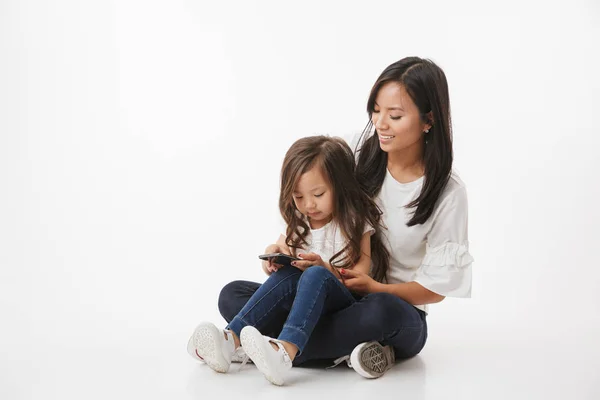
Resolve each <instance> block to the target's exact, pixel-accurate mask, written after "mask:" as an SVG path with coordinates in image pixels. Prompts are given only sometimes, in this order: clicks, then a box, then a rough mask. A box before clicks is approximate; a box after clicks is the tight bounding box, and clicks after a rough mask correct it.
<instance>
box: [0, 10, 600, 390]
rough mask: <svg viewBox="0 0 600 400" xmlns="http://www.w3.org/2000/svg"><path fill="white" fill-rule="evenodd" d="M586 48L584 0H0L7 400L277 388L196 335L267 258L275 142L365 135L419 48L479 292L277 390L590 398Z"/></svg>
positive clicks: (595, 269)
mask: <svg viewBox="0 0 600 400" xmlns="http://www.w3.org/2000/svg"><path fill="white" fill-rule="evenodd" d="M599 48H600V5H599V3H598V2H597V1H596V0H587V1H586V0H578V1H574V0H572V1H566V0H565V1H562V2H561V1H543V2H542V1H510V0H509V1H502V2H494V3H489V4H488V3H487V2H485V5H484V2H476V1H472V2H466V1H453V2H443V1H430V2H421V1H412V2H401V1H369V2H356V3H352V2H348V1H330V2H325V1H322V2H318V1H308V2H307V1H304V2H295V3H293V4H292V3H291V2H284V1H269V2H261V1H233V2H231V1H229V2H216V1H213V2H204V1H191V0H188V1H182V0H174V1H131V0H127V1H103V2H100V1H98V2H81V1H75V0H71V1H66V0H62V1H53V2H45V1H27V0H18V1H17V0H3V1H1V2H0V339H1V340H0V398H2V399H7V400H8V399H11V400H12V399H42V398H44V399H59V398H60V399H65V398H108V397H110V398H141V397H145V398H171V399H173V398H177V399H180V398H182V399H183V398H206V396H207V394H208V393H213V394H214V395H215V396H218V398H226V397H227V398H235V397H239V396H241V395H248V394H249V393H250V392H251V391H258V393H261V395H263V396H269V394H272V396H273V397H274V398H275V397H277V398H280V397H281V392H277V390H275V388H272V387H270V386H269V384H268V383H267V382H266V381H265V380H264V379H262V377H261V376H260V374H259V373H258V372H257V371H256V369H255V368H254V367H252V366H248V367H245V368H244V370H242V371H240V372H239V373H237V372H236V373H232V374H229V375H217V374H215V373H214V372H212V371H210V370H208V368H205V367H204V366H201V365H197V364H196V363H195V362H194V361H192V360H191V359H190V358H189V357H188V356H187V355H186V354H185V345H186V343H187V339H188V336H189V334H191V332H192V330H193V329H194V327H195V325H196V324H197V323H198V322H200V321H202V320H211V321H214V322H216V323H217V324H219V325H222V324H223V323H224V321H223V320H222V319H221V318H220V316H219V314H218V311H217V307H216V306H217V298H218V293H219V290H220V288H221V287H222V286H223V285H224V284H226V283H227V282H229V281H231V280H234V279H247V280H255V281H262V280H264V276H263V274H262V272H261V270H260V264H259V262H258V260H257V255H258V254H259V253H261V252H262V250H264V247H265V246H266V245H267V244H269V243H271V242H273V241H274V240H275V239H276V238H277V235H278V227H279V226H278V210H277V196H278V190H279V188H278V185H279V181H278V178H279V168H280V165H281V161H282V158H283V155H284V152H285V151H286V149H287V148H288V146H289V145H290V144H291V143H292V142H293V141H294V140H295V139H297V138H299V137H302V136H307V135H312V134H335V135H351V134H353V133H355V132H358V131H360V130H361V129H362V128H363V126H364V125H365V124H366V122H367V115H366V112H365V107H366V100H367V97H368V94H369V90H370V88H371V86H372V84H373V83H374V81H375V79H376V78H377V76H378V75H379V73H380V72H381V71H382V70H383V69H384V68H385V67H386V66H387V65H388V64H390V63H392V62H394V61H396V60H398V59H400V58H402V57H405V56H409V55H418V56H422V57H427V58H431V59H432V60H434V61H435V62H437V63H438V64H439V65H440V66H441V67H442V68H443V69H444V71H445V72H446V75H447V78H448V81H449V85H450V95H451V104H452V116H453V119H454V132H455V141H454V144H455V167H456V169H457V170H458V172H459V173H460V175H461V177H462V178H463V180H464V181H465V183H466V184H467V188H468V194H469V202H470V240H471V252H472V254H473V256H474V257H475V259H476V263H475V264H474V282H473V285H474V286H473V288H474V289H473V298H472V299H470V300H455V299H447V300H446V301H444V302H443V303H441V304H439V305H435V306H432V307H431V309H430V316H429V326H430V339H429V343H428V345H427V346H426V348H425V350H424V351H423V352H422V353H421V355H420V356H419V357H417V358H415V359H413V360H411V361H409V362H407V363H404V364H401V365H399V366H398V367H397V368H395V369H394V370H392V371H390V372H389V373H388V375H386V376H385V377H384V378H382V379H379V380H376V381H366V380H364V379H360V378H359V377H358V375H356V374H355V373H353V372H352V371H350V370H347V369H345V370H344V369H340V368H338V369H336V370H333V371H327V373H324V371H322V370H318V369H297V370H296V369H295V370H294V371H293V372H294V374H295V377H296V378H295V379H296V380H295V381H294V379H292V384H291V386H290V388H289V389H288V390H289V393H290V395H292V394H293V395H294V396H296V397H298V398H299V397H305V396H307V395H310V394H314V393H318V392H328V391H329V392H331V394H343V395H344V396H345V397H348V396H351V397H352V396H360V397H364V396H366V395H372V394H373V393H384V392H389V393H390V395H394V396H398V397H399V398H402V397H406V396H408V397H406V398H411V399H419V398H427V399H430V398H431V399H433V398H446V399H447V398H478V399H481V398H486V399H492V398H523V399H532V398H542V397H543V398H551V397H555V398H567V397H569V398H580V399H597V398H600V346H599V345H598V343H597V340H598V339H597V338H598V337H600V324H599V321H600V312H599V305H600V262H599V259H600V250H599V247H600V233H599V232H600V227H599V226H600V211H599V205H600V179H599V178H598V173H599V172H600V157H598V147H599V146H600V128H598V115H599V114H598V113H599V107H600V101H599V100H598V93H600V78H599V75H598V71H600V55H599V50H598V49H599ZM235 369H236V370H237V368H235ZM294 374H293V376H294ZM278 393H279V394H278Z"/></svg>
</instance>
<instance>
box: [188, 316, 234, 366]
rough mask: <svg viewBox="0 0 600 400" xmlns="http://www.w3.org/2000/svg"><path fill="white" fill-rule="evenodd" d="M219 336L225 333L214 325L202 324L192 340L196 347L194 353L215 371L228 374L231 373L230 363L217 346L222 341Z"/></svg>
mask: <svg viewBox="0 0 600 400" xmlns="http://www.w3.org/2000/svg"><path fill="white" fill-rule="evenodd" d="M219 335H223V332H222V331H221V330H219V329H218V328H217V327H215V326H214V325H204V324H200V325H198V327H196V329H195V330H194V334H193V335H192V338H191V339H190V340H191V341H192V343H193V346H194V347H195V350H194V352H195V353H196V355H197V356H198V357H201V358H202V359H203V361H204V362H205V363H206V364H207V365H208V366H209V367H210V368H212V369H213V370H215V371H217V372H220V373H226V372H227V371H229V363H228V362H227V360H225V357H223V354H222V353H221V349H220V348H219V346H218V345H216V344H215V343H218V341H219V340H221V338H220V337H219ZM188 346H189V345H188Z"/></svg>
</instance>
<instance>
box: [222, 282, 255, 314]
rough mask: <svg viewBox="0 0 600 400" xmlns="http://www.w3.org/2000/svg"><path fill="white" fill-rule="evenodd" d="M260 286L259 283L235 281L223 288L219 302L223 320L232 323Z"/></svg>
mask: <svg viewBox="0 0 600 400" xmlns="http://www.w3.org/2000/svg"><path fill="white" fill-rule="evenodd" d="M259 286H260V285H259V284H258V283H254V282H248V281H233V282H229V283H228V284H227V285H225V286H223V289H221V292H220V293H219V302H218V304H219V312H220V313H221V315H222V316H223V318H225V320H226V321H231V320H232V319H233V317H235V316H236V314H237V313H238V312H239V311H240V310H241V309H242V308H243V307H244V305H245V304H246V302H247V301H248V299H249V298H250V297H252V293H254V292H255V291H256V289H258V287H259Z"/></svg>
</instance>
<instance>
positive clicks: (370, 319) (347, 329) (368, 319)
mask: <svg viewBox="0 0 600 400" xmlns="http://www.w3.org/2000/svg"><path fill="white" fill-rule="evenodd" d="M219 310H220V312H221V315H222V316H223V317H224V318H225V320H226V321H228V322H229V326H228V328H229V329H231V330H233V331H234V332H235V333H236V334H237V335H238V336H239V334H240V332H241V330H242V328H243V327H244V326H246V325H252V326H254V327H256V328H257V329H258V330H259V331H260V332H261V333H262V334H264V335H267V336H271V337H277V338H278V339H280V340H284V341H288V342H290V343H293V344H295V345H296V346H297V347H298V349H299V353H298V355H297V356H296V358H295V359H294V365H300V364H302V363H305V362H307V361H314V360H331V359H335V358H338V357H341V356H345V355H349V354H350V353H351V352H352V350H353V349H354V347H355V346H356V345H358V344H360V343H362V342H368V341H372V340H374V341H378V342H381V343H382V344H383V345H392V346H393V347H394V350H395V353H396V358H397V359H404V358H410V357H413V356H415V355H416V354H418V353H419V352H420V351H421V349H422V348H423V346H424V345H425V341H426V340H427V323H426V319H425V313H424V312H423V311H421V310H419V309H417V308H415V307H414V306H412V305H411V304H409V303H407V302H406V301H404V300H402V299H400V298H398V297H396V296H394V295H391V294H388V293H371V294H368V295H366V296H364V297H361V296H359V295H356V294H352V293H351V292H350V291H348V289H347V288H346V287H345V286H344V285H343V284H341V283H340V282H339V281H338V280H337V278H336V277H335V276H334V275H333V274H332V273H331V272H330V271H329V270H327V269H326V268H324V267H310V268H308V269H307V270H306V271H304V272H302V271H300V270H299V269H297V268H294V267H283V268H282V269H280V270H279V271H277V272H275V273H273V274H271V276H269V278H268V279H267V280H266V281H265V283H264V284H262V285H260V284H258V283H255V282H248V281H234V282H231V283H229V284H227V285H226V286H225V287H224V288H223V289H222V290H221V294H220V296H219Z"/></svg>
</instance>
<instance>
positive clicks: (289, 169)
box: [279, 136, 389, 281]
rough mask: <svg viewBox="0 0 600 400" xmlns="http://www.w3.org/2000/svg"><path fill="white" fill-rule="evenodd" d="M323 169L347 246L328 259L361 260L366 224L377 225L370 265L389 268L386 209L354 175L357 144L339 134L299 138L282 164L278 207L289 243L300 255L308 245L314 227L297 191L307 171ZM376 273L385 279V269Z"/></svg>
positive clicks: (347, 263) (345, 263)
mask: <svg viewBox="0 0 600 400" xmlns="http://www.w3.org/2000/svg"><path fill="white" fill-rule="evenodd" d="M313 167H318V168H320V170H321V172H322V173H323V175H324V176H325V178H326V179H327V180H328V183H329V184H330V186H331V188H332V191H333V202H334V206H333V220H334V221H335V222H336V223H337V225H338V226H339V228H340V229H341V233H342V236H343V237H344V238H345V239H346V240H347V245H346V246H345V247H344V248H343V249H342V250H340V251H339V252H337V253H336V254H334V255H333V256H332V257H331V259H330V260H329V263H330V264H331V265H332V266H335V267H338V268H340V267H341V268H352V267H353V266H354V265H355V264H356V263H357V262H358V260H359V259H360V256H361V251H360V241H361V238H362V237H363V232H364V229H365V224H370V225H371V226H372V227H374V228H375V233H374V234H373V235H372V236H371V261H372V263H371V265H373V266H375V267H376V269H382V268H383V270H384V271H387V268H388V265H389V253H388V251H387V249H386V248H385V246H384V245H383V242H382V240H381V229H380V219H381V211H380V210H379V208H378V207H377V205H376V204H375V202H374V201H373V199H371V197H369V196H368V194H367V193H365V192H364V191H363V190H362V189H361V187H360V185H359V184H358V181H357V180H356V176H355V159H354V154H353V153H352V149H351V148H350V146H348V144H346V142H345V141H344V140H342V139H340V138H335V137H328V136H310V137H305V138H302V139H300V140H298V141H296V142H295V143H294V144H293V145H292V146H291V147H290V149H289V150H288V151H287V153H286V155H285V158H284V160H283V166H282V168H281V191H280V194H279V210H280V211H281V216H282V217H283V219H284V220H285V222H286V224H287V228H286V238H285V242H286V244H287V245H288V246H289V248H290V249H291V250H292V253H293V254H294V255H295V254H296V250H297V249H299V248H301V247H303V245H306V244H307V242H306V236H307V235H308V233H309V229H310V228H309V226H308V224H307V223H306V222H305V220H304V218H303V216H302V214H300V212H298V211H297V209H296V205H295V204H294V199H293V193H294V190H295V188H296V185H297V184H298V181H299V180H300V177H301V176H302V174H304V173H306V172H308V171H309V170H310V169H312V168H313ZM372 274H373V275H374V278H375V279H377V280H379V281H383V279H384V277H385V274H383V275H382V274H380V273H378V272H377V271H375V270H373V271H372Z"/></svg>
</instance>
